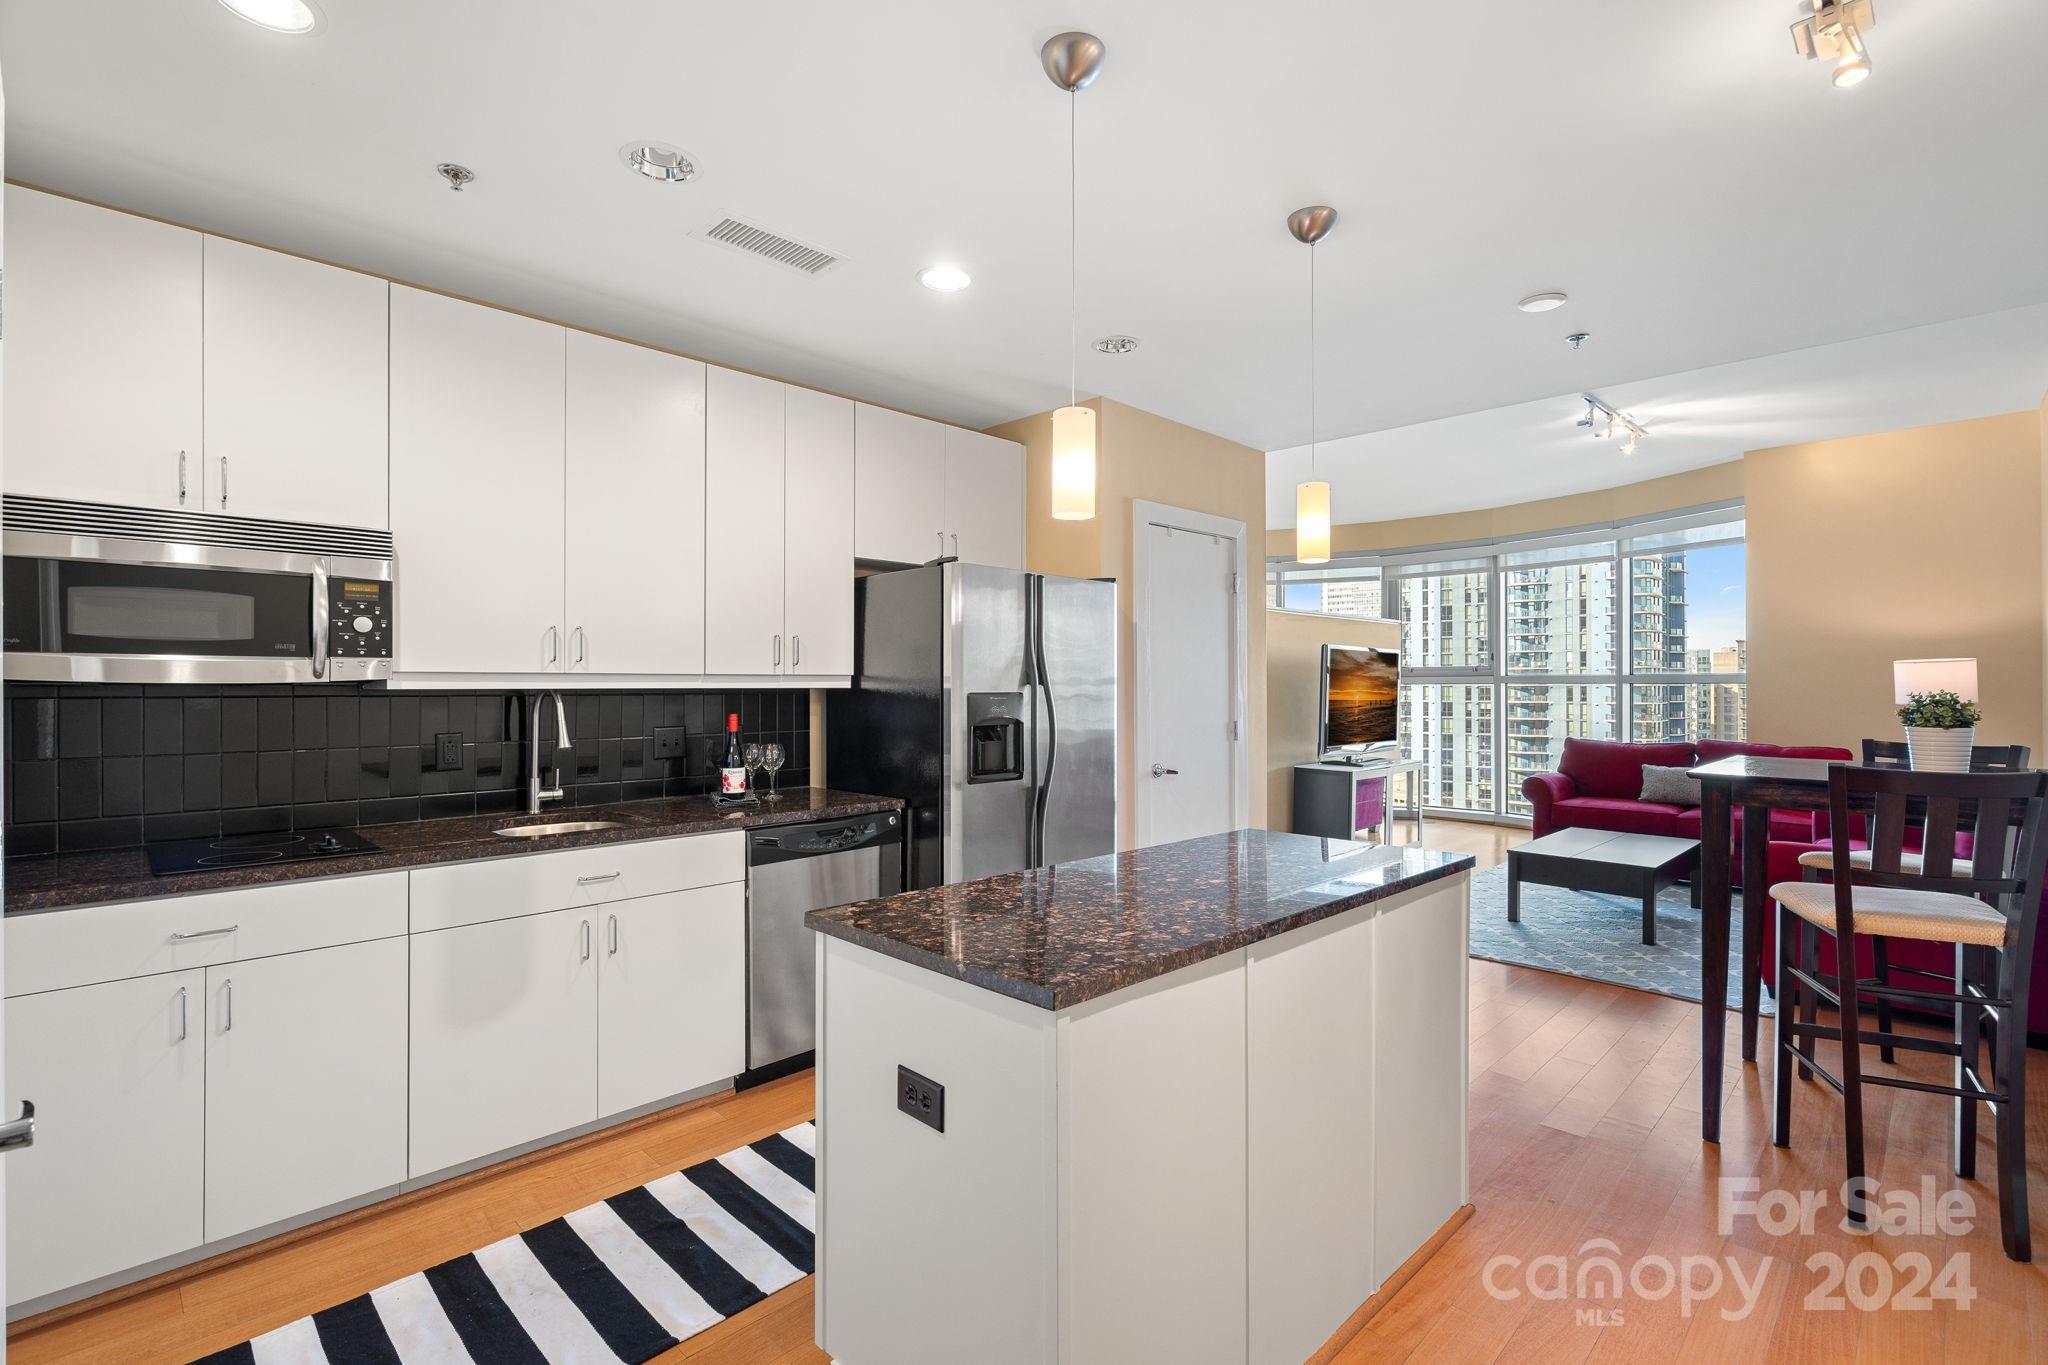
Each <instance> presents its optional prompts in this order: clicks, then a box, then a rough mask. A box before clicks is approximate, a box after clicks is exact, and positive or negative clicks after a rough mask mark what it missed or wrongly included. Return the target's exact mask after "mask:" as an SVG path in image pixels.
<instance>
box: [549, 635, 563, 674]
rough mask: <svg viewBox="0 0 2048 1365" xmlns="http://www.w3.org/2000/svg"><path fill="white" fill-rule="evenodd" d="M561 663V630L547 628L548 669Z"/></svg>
mask: <svg viewBox="0 0 2048 1365" xmlns="http://www.w3.org/2000/svg"><path fill="white" fill-rule="evenodd" d="M561 661H562V628H561V627H560V626H549V627H548V667H549V668H553V667H554V666H555V665H556V664H558V663H560V662H561Z"/></svg>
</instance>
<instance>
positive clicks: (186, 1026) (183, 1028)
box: [178, 986, 192, 1043]
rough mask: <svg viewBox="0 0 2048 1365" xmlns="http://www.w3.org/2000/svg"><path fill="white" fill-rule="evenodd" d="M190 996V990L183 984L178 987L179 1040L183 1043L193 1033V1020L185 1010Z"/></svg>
mask: <svg viewBox="0 0 2048 1365" xmlns="http://www.w3.org/2000/svg"><path fill="white" fill-rule="evenodd" d="M188 997H189V992H187V991H186V989H185V988H184V987H183V986H180V987H178V1041H179V1042H181V1043H182V1042H184V1041H185V1040H186V1039H187V1038H189V1037H190V1036H191V1035H192V1028H191V1024H192V1021H191V1018H190V1017H189V1016H188V1015H187V1013H186V1010H185V1002H186V1000H187V998H188Z"/></svg>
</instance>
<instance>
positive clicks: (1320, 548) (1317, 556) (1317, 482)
mask: <svg viewBox="0 0 2048 1365" xmlns="http://www.w3.org/2000/svg"><path fill="white" fill-rule="evenodd" d="M1335 226H1337V210H1335V209H1333V208H1330V207H1329V206H1328V205H1326V204H1312V205H1310V206H1309V207H1308V208H1305V209H1296V210H1295V211H1294V212H1292V213H1290V214H1288V215H1287V230H1288V231H1289V232H1291V233H1293V234H1294V240H1295V241H1297V242H1306V243H1307V244H1308V478H1307V479H1306V480H1304V481H1303V482H1301V483H1298V484H1296V485H1295V486H1294V558H1295V561H1296V562H1297V563H1301V564H1327V563H1329V562H1330V485H1329V484H1327V483H1324V482H1323V481H1322V480H1321V479H1318V478H1317V477H1316V243H1317V242H1320V241H1322V240H1323V238H1325V237H1327V236H1329V235H1330V229H1331V228H1333V227H1335Z"/></svg>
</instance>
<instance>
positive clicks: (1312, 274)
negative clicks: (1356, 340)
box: [1308, 242, 1316, 481]
mask: <svg viewBox="0 0 2048 1365" xmlns="http://www.w3.org/2000/svg"><path fill="white" fill-rule="evenodd" d="M1308 476H1309V478H1310V480H1311V481H1313V480H1314V478H1315V476H1316V244H1315V243H1314V242H1310V243H1309V244H1308Z"/></svg>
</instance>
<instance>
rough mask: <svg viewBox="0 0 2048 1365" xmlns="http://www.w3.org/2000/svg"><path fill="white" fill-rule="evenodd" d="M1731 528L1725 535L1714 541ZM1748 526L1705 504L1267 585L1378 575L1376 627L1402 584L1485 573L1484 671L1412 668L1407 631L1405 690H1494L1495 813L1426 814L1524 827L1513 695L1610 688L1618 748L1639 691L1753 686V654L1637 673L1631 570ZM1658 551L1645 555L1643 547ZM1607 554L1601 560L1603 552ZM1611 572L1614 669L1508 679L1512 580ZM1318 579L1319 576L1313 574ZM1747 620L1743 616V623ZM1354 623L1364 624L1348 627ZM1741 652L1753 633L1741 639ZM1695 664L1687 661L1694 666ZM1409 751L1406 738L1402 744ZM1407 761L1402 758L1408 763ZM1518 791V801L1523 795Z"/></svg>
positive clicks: (1738, 509) (1276, 576)
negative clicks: (1509, 729)
mask: <svg viewBox="0 0 2048 1365" xmlns="http://www.w3.org/2000/svg"><path fill="white" fill-rule="evenodd" d="M1723 528H1726V530H1727V533H1726V534H1720V535H1715V534H1712V533H1713V532H1714V531H1716V530H1718V529H1723ZM1689 532H1707V533H1708V534H1707V535H1705V536H1704V537H1703V538H1702V539H1698V540H1685V539H1679V540H1677V541H1676V542H1675V543H1664V544H1656V543H1655V542H1657V541H1660V540H1665V539H1666V538H1668V537H1673V536H1681V537H1682V536H1684V535H1685V534H1686V533H1689ZM1748 539H1749V537H1748V518H1747V514H1746V510H1745V505H1744V503H1743V502H1742V500H1741V499H1731V500H1729V501H1726V502H1717V503H1704V504H1701V505H1699V506H1696V507H1688V508H1681V509H1678V510H1676V511H1669V512H1658V513H1653V514H1650V515H1647V516H1639V517H1626V518H1620V519H1617V520H1614V521H1610V522H1599V523H1594V524H1591V525H1585V526H1575V527H1568V528H1563V529H1560V530H1554V531H1544V532H1537V533H1532V534H1528V535H1511V536H1499V537H1495V538H1492V539H1488V540H1477V541H1459V542H1453V543H1447V544H1441V545H1423V546H1410V547H1406V548H1402V549H1395V550H1386V551H1379V552H1374V553H1361V554H1342V555H1337V556H1333V557H1332V559H1331V560H1330V562H1329V564H1328V565H1326V566H1307V565H1301V564H1297V563H1295V562H1294V561H1292V560H1289V559H1285V558H1276V559H1271V560H1268V561H1267V565H1266V580H1267V583H1268V585H1269V587H1270V588H1273V589H1275V593H1274V595H1275V596H1276V597H1278V598H1279V599H1280V600H1282V601H1284V600H1285V594H1284V593H1283V592H1279V591H1278V586H1279V585H1283V584H1300V583H1312V582H1325V581H1354V582H1355V581H1357V579H1358V578H1359V577H1361V576H1362V575H1361V574H1360V570H1363V569H1369V568H1375V569H1377V570H1378V575H1379V582H1380V609H1381V611H1382V612H1383V613H1386V615H1385V616H1383V617H1382V618H1380V619H1385V620H1392V621H1396V622H1399V621H1400V620H1401V603H1402V600H1403V596H1404V593H1405V588H1406V581H1407V580H1408V579H1411V578H1417V579H1420V578H1431V577H1443V576H1447V575H1452V574H1465V573H1475V572H1477V573H1484V574H1485V575H1486V582H1487V584H1488V588H1487V592H1488V602H1487V621H1486V634H1487V638H1486V642H1485V655H1486V658H1485V662H1484V663H1481V664H1478V665H1474V666H1470V667H1456V668H1451V667H1442V666H1435V667H1431V666H1424V665H1416V666H1410V665H1409V664H1408V662H1407V649H1408V637H1407V627H1406V626H1405V625H1404V626H1403V630H1402V640H1401V649H1402V665H1401V685H1402V687H1403V688H1406V687H1408V686H1410V685H1425V684H1449V685H1464V686H1472V685H1477V684H1488V685H1490V686H1491V688H1492V698H1493V700H1492V708H1491V710H1492V724H1493V737H1492V743H1491V746H1490V747H1491V750H1492V755H1491V758H1492V772H1491V785H1492V792H1493V809H1492V810H1490V811H1485V810H1466V809H1464V808H1462V807H1456V806H1438V805H1434V804H1432V803H1430V802H1428V801H1425V802H1424V804H1425V806H1427V807H1428V808H1429V809H1430V810H1433V811H1439V812H1441V813H1444V814H1447V815H1458V816H1461V817H1468V818H1477V819H1480V820H1490V821H1494V822H1497V823H1501V824H1510V825H1527V824H1528V823H1529V819H1530V818H1529V817H1528V816H1526V815H1518V814H1515V813H1514V812H1513V811H1511V810H1510V809H1509V806H1510V804H1511V802H1512V800H1513V796H1511V794H1510V793H1509V791H1508V786H1507V779H1508V773H1507V768H1508V748H1509V746H1508V743H1507V735H1506V732H1505V729H1504V727H1505V725H1506V723H1507V706H1508V689H1509V688H1514V687H1560V686H1561V687H1612V688H1613V689H1614V696H1615V738H1616V739H1619V740H1633V739H1634V736H1635V713H1636V688H1637V687H1638V686H1641V687H1685V686H1696V685H1701V684H1706V685H1733V686H1740V687H1742V688H1743V689H1744V690H1745V692H1746V691H1747V689H1748V686H1749V670H1748V667H1747V662H1748V661H1747V654H1746V653H1745V656H1744V667H1743V668H1742V669H1740V670H1738V671H1737V672H1734V673H1694V672H1690V671H1687V672H1676V673H1664V672H1651V671H1647V670H1646V671H1640V672H1639V671H1637V669H1636V667H1635V599H1636V592H1635V573H1634V568H1633V561H1635V560H1638V559H1648V558H1656V557H1659V556H1662V555H1668V554H1690V553H1692V552H1694V551H1698V550H1707V549H1713V548H1715V547H1717V546H1723V545H1746V544H1747V543H1748ZM1644 541H1649V542H1652V543H1651V544H1648V545H1643V544H1640V542H1644ZM1580 546H1583V547H1585V548H1587V549H1588V550H1591V551H1596V552H1595V553H1589V554H1585V555H1571V556H1566V557H1560V558H1558V559H1554V560H1539V561H1536V562H1524V563H1509V562H1507V561H1509V560H1510V559H1513V558H1514V557H1516V556H1520V555H1526V554H1529V553H1531V552H1538V551H1543V550H1567V551H1568V550H1571V549H1573V548H1576V547H1580ZM1601 551H1604V552H1601ZM1598 563H1605V564H1609V565H1611V566H1612V567H1613V574H1614V584H1615V587H1614V594H1615V602H1614V611H1615V614H1614V622H1615V624H1614V640H1613V644H1612V656H1613V658H1614V668H1613V669H1612V670H1611V671H1606V672H1586V673H1563V674H1560V673H1511V672H1508V671H1507V651H1506V648H1505V644H1506V638H1507V599H1508V592H1507V587H1508V575H1509V574H1510V573H1512V572H1514V571H1515V570H1516V569H1550V568H1564V567H1569V566H1572V565H1577V564H1598ZM1318 569H1320V570H1321V572H1317V571H1316V570H1318ZM1748 584H1749V571H1748V561H1747V558H1746V557H1745V559H1744V564H1743V587H1744V597H1745V600H1746V599H1747V595H1748V593H1747V590H1748ZM1746 614H1747V613H1745V616H1746ZM1345 619H1358V618H1345ZM1744 634H1745V643H1746V637H1747V631H1746V630H1745V632H1744ZM1688 662H1690V660H1688ZM1403 740H1404V743H1405V741H1406V740H1407V735H1406V734H1405V733H1404V734H1403ZM1405 752H1406V751H1405V750H1404V753H1405ZM1519 790H1520V789H1519V788H1517V789H1516V793H1517V794H1518V793H1519Z"/></svg>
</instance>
